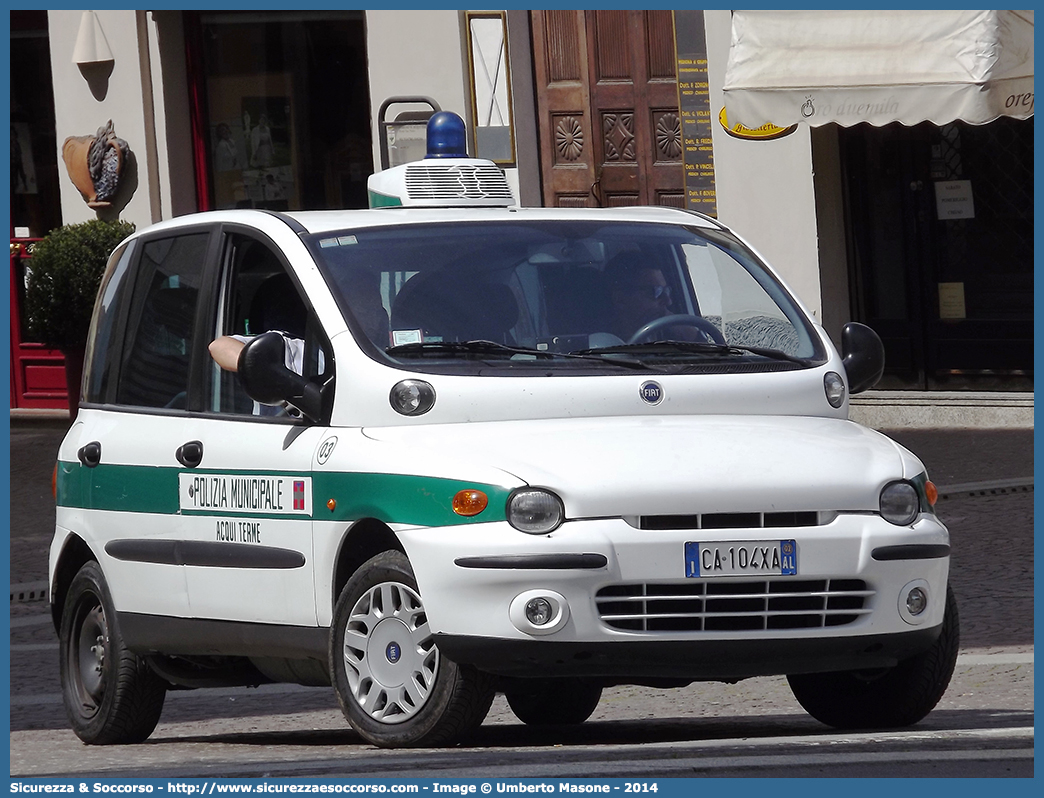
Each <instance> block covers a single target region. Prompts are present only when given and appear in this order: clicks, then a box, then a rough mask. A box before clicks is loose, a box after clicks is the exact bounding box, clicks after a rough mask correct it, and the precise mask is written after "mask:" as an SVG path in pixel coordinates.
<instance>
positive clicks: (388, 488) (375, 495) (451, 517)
mask: <svg viewBox="0 0 1044 798" xmlns="http://www.w3.org/2000/svg"><path fill="white" fill-rule="evenodd" d="M180 473H192V474H200V475H206V474H212V473H213V474H217V473H220V474H234V475H242V476H252V477H255V476H279V475H281V476H298V477H307V476H310V477H311V478H312V519H313V520H316V521H354V520H356V519H359V518H376V519H378V520H379V521H384V522H386V523H395V524H416V525H418V526H453V525H459V524H480V523H489V522H491V521H503V520H505V518H506V506H507V499H508V496H509V495H510V494H511V489H509V488H505V487H502V486H499V485H486V484H482V483H478V482H464V481H461V480H455V479H443V478H440V477H418V476H410V475H402V474H345V473H315V472H311V473H308V472H306V473H303V474H294V473H293V472H289V471H278V472H277V471H238V470H228V469H224V470H219V471H207V470H204V469H195V470H193V471H187V470H186V469H180V468H166V467H155V466H129V465H106V464H101V465H99V466H96V467H95V468H87V467H86V466H82V465H80V464H79V463H75V462H60V463H59V464H58V485H57V488H58V506H60V507H79V508H82V509H86V510H108V511H113V512H126V513H157V514H160V515H178V514H182V511H181V510H180V508H179V506H178V474H180ZM465 489H468V490H481V491H483V492H484V493H485V494H486V495H487V496H488V497H489V506H488V507H487V508H486V509H485V510H484V511H483V512H482V513H480V514H479V515H477V516H474V517H472V518H465V517H463V516H459V515H457V514H456V513H455V512H453V497H454V496H455V495H456V494H457V492H458V491H461V490H465ZM330 499H333V500H334V502H335V507H334V509H333V510H331V509H330V508H329V507H328V504H327V503H328V502H329V500H330ZM184 514H185V515H205V514H206V513H200V512H191V513H188V512H187V513H184ZM241 515H243V516H249V517H251V518H265V517H280V518H287V519H290V518H294V517H296V518H298V519H303V518H304V516H290V515H282V516H270V515H269V514H265V513H251V512H244V513H242V514H241Z"/></svg>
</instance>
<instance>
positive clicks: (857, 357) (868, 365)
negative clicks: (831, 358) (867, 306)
mask: <svg viewBox="0 0 1044 798" xmlns="http://www.w3.org/2000/svg"><path fill="white" fill-rule="evenodd" d="M841 362H842V363H843V364H844V366H845V373H846V374H847V375H848V392H849V393H862V392H863V391H865V390H868V389H870V388H873V387H874V386H875V385H877V381H878V380H880V379H881V375H882V374H883V373H884V366H885V353H884V344H882V343H881V338H880V336H878V334H877V333H875V332H874V331H873V330H871V329H870V328H869V327H867V326H866V325H865V324H860V323H859V322H855V321H850V322H849V323H848V324H846V325H845V328H844V329H843V330H841Z"/></svg>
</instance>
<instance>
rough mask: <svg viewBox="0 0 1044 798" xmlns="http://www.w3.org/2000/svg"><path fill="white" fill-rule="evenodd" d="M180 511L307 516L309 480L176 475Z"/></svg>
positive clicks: (309, 478) (280, 477) (310, 507)
mask: <svg viewBox="0 0 1044 798" xmlns="http://www.w3.org/2000/svg"><path fill="white" fill-rule="evenodd" d="M178 499H179V506H180V509H181V510H189V511H196V512H209V513H259V514H260V513H263V514H265V515H310V514H311V512H312V480H311V477H284V476H249V475H239V474H179V475H178Z"/></svg>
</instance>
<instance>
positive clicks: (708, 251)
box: [50, 157, 958, 746]
mask: <svg viewBox="0 0 1044 798" xmlns="http://www.w3.org/2000/svg"><path fill="white" fill-rule="evenodd" d="M371 193H372V196H373V197H374V204H377V205H385V206H393V207H382V208H373V209H370V210H362V211H338V212H309V213H272V212H265V211H256V210H237V211H225V212H212V213H201V214H196V215H190V216H185V217H181V218H178V219H175V220H172V221H167V222H163V223H160V224H157V225H155V226H153V227H151V228H149V229H147V230H143V231H141V232H139V233H137V234H135V235H134V236H132V237H131V238H130V239H128V240H127V241H126V242H124V243H123V244H122V245H121V246H120V247H119V248H118V249H117V251H116V252H115V253H113V256H112V258H111V260H110V262H109V266H108V270H107V272H106V275H105V278H104V281H103V284H102V287H101V290H100V293H99V298H98V302H97V309H96V313H95V319H94V323H93V327H92V331H91V337H90V342H89V347H88V353H87V362H86V366H85V378H84V386H83V399H82V404H81V409H80V412H79V416H78V418H77V420H76V422H75V424H74V425H73V427H72V428H71V429H70V431H69V433H68V435H67V437H66V439H65V441H64V443H63V444H62V446H61V449H60V452H59V463H58V470H57V503H58V509H57V527H56V533H55V537H54V541H53V543H52V546H51V551H50V583H51V592H50V596H51V606H52V612H53V616H54V620H55V624H56V627H57V628H58V629H59V634H60V639H61V677H62V684H63V689H64V694H65V703H66V707H67V710H68V714H69V718H70V720H71V723H72V726H73V728H74V730H75V731H76V733H77V734H78V735H79V736H80V738H81V739H83V740H84V741H85V742H88V743H96V744H102V743H117V742H133V741H140V740H143V739H145V738H146V737H148V736H149V734H150V733H151V732H152V730H153V729H154V727H155V725H156V723H157V721H158V719H159V716H160V712H161V709H162V706H163V700H164V695H165V692H166V690H167V689H170V688H171V687H179V688H184V687H189V688H193V687H206V686H228V685H257V684H262V683H265V682H272V681H275V682H295V683H299V684H305V685H315V686H326V687H329V686H331V685H332V686H333V688H334V689H335V690H336V692H337V695H338V698H339V700H340V703H341V706H342V707H343V709H344V713H345V715H346V716H347V719H348V721H349V722H350V723H351V724H352V726H353V727H354V728H355V729H356V730H357V731H358V732H359V733H360V734H361V735H362V736H363V737H364V738H366V739H367V740H369V741H371V742H373V743H375V744H377V745H381V746H410V745H438V744H447V743H450V742H451V741H453V740H456V739H459V738H461V737H462V736H463V735H465V734H466V733H468V732H469V731H471V730H473V729H474V728H475V727H477V726H478V725H479V724H480V723H481V722H482V720H483V718H484V717H485V715H486V713H487V711H488V709H489V706H490V702H491V700H492V698H493V696H494V693H495V692H496V691H497V690H500V691H503V692H504V693H505V694H506V696H507V700H508V702H509V704H510V706H511V708H512V710H513V711H514V712H515V713H516V714H517V715H518V717H519V718H520V719H522V720H523V721H525V722H527V723H534V724H562V723H579V722H582V721H584V720H585V719H586V718H587V717H588V716H589V715H590V714H591V712H592V711H593V710H594V708H595V706H596V704H597V703H598V700H599V696H600V694H601V691H602V689H603V688H604V687H606V686H610V685H616V684H627V683H640V684H646V685H663V686H678V685H684V684H688V683H690V682H692V681H700V680H729V681H733V680H738V679H743V678H746V677H751V676H757V675H765V674H786V675H788V677H789V680H790V684H791V686H792V688H793V690H794V693H795V695H796V696H797V698H798V700H799V701H800V702H801V704H802V705H803V706H804V707H805V708H806V709H807V710H808V711H809V712H810V713H811V714H812V715H814V716H815V717H816V718H818V719H820V720H821V721H823V722H825V723H827V724H830V725H832V726H836V727H841V728H860V727H884V726H901V725H905V724H910V723H914V722H916V721H918V720H919V719H920V718H922V717H923V716H924V715H925V714H927V713H928V712H929V711H930V710H931V709H932V707H933V706H934V705H935V704H936V702H937V701H938V700H939V698H940V697H941V696H942V694H943V691H944V690H945V688H946V686H947V684H948V682H949V679H950V675H951V673H952V670H953V666H954V662H955V659H956V655H957V645H958V621H957V609H956V605H955V603H954V601H953V598H952V595H951V593H950V591H949V589H948V587H947V571H948V567H949V537H948V533H947V530H946V528H945V527H944V526H943V525H942V524H941V523H940V521H939V519H938V518H937V517H936V515H935V512H934V510H933V503H934V499H935V489H934V487H933V485H932V484H931V483H930V482H929V481H928V479H927V475H926V474H925V470H924V467H923V466H922V464H921V463H920V462H919V461H918V460H917V458H916V457H914V456H913V455H912V454H911V453H910V452H908V451H906V450H905V449H903V448H902V447H900V446H899V445H897V444H895V443H894V442H892V441H890V440H889V439H887V438H885V437H884V436H882V435H880V434H877V433H875V432H872V431H870V430H867V429H865V428H863V427H860V426H858V425H857V424H855V423H853V422H851V421H849V420H848V418H847V416H848V396H849V394H850V393H853V392H856V391H859V390H863V389H865V388H867V387H869V386H870V385H872V384H873V383H874V382H875V381H876V380H877V378H878V377H879V376H880V372H881V369H882V366H883V360H882V353H881V346H880V341H879V340H878V339H877V337H876V336H875V335H874V334H873V333H872V332H871V331H870V330H868V329H867V328H865V327H861V326H859V325H850V326H849V327H848V328H846V330H845V333H844V337H843V354H842V355H839V354H838V353H837V352H836V351H835V350H834V347H833V346H832V345H831V343H830V340H829V339H828V337H827V335H826V334H825V333H824V331H823V329H822V328H821V327H820V326H819V325H818V324H816V323H815V321H813V320H812V318H811V317H810V315H809V314H808V313H807V312H806V311H805V310H804V309H803V308H802V306H801V304H800V303H799V302H798V300H797V299H796V298H795V297H794V296H793V294H792V293H791V292H790V291H789V290H788V289H787V288H786V286H784V285H783V284H782V283H781V282H780V280H779V279H778V278H777V277H776V276H775V275H774V274H773V273H772V271H771V270H770V269H769V268H768V267H767V266H766V265H765V264H764V263H763V261H762V260H761V258H759V257H758V255H757V254H755V253H754V252H753V251H752V250H751V249H750V248H749V247H748V246H747V245H746V244H745V243H744V242H743V241H742V240H741V239H740V238H739V237H737V236H736V235H735V234H734V233H732V232H731V231H730V230H728V229H727V228H726V227H724V226H723V225H721V224H719V223H718V222H716V221H714V220H712V219H709V218H706V217H703V216H700V215H697V214H693V213H689V212H686V211H682V210H676V209H668V208H648V207H646V208H615V209H581V210H569V209H520V208H513V207H508V206H509V205H510V203H511V200H510V192H509V191H508V189H507V186H506V184H505V182H504V180H503V177H502V176H501V174H500V172H499V171H498V170H497V169H496V167H495V166H494V165H492V164H490V163H485V162H481V161H469V160H465V159H462V158H454V157H448V158H432V159H429V160H426V161H424V162H420V163H417V164H409V165H407V166H404V167H398V168H396V169H393V170H389V171H387V172H384V173H381V174H379V175H376V176H375V177H374V178H372V180H371ZM463 206H467V207H466V208H465V207H463ZM275 331H279V332H275ZM230 334H236V335H240V336H242V337H241V339H240V340H241V341H245V342H247V343H246V346H245V347H244V348H243V349H242V352H241V353H240V354H239V355H238V360H237V363H236V364H235V365H238V369H239V373H238V374H236V373H233V372H232V371H229V370H224V369H222V368H220V367H219V366H218V365H217V364H216V363H215V361H214V359H213V358H212V357H211V356H210V354H209V352H208V345H209V344H210V343H211V342H212V341H214V340H215V339H219V338H220V337H221V336H226V335H230ZM288 342H289V343H292V344H293V346H294V351H295V353H296V356H297V361H296V364H295V366H294V368H288V366H287V362H288V361H287V352H288V351H289V349H290V346H289V343H288ZM693 700H694V701H696V700H699V699H698V698H697V697H695V696H694V698H693Z"/></svg>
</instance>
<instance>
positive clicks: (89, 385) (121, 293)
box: [83, 244, 134, 403]
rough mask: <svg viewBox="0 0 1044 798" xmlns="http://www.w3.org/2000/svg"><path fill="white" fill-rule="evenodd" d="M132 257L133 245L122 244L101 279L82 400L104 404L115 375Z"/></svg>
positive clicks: (86, 361) (84, 368)
mask: <svg viewBox="0 0 1044 798" xmlns="http://www.w3.org/2000/svg"><path fill="white" fill-rule="evenodd" d="M133 257H134V246H133V245H132V244H124V245H122V246H120V247H117V248H116V251H115V252H113V253H112V256H111V257H110V258H109V264H108V266H107V267H106V269H105V276H104V277H103V278H102V284H101V289H100V290H99V291H98V300H97V303H96V304H95V306H94V319H93V320H92V322H91V333H90V335H89V336H88V337H87V351H86V352H85V354H84V367H83V373H84V375H85V376H86V378H85V381H84V385H83V399H84V401H85V402H98V403H103V402H106V401H107V400H108V397H109V389H110V387H113V380H114V379H115V377H116V371H117V369H116V363H117V358H118V355H119V347H117V346H116V343H117V341H119V335H120V322H121V321H122V320H123V318H124V314H125V310H126V307H127V301H128V299H129V297H130V291H131V283H132V281H131V279H130V265H131V261H132V259H133Z"/></svg>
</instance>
